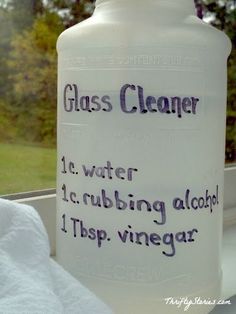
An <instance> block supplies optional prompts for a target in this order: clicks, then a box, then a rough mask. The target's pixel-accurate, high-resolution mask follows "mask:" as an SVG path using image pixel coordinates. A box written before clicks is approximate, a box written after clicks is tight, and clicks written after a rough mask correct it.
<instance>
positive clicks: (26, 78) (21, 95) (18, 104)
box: [0, 0, 236, 195]
mask: <svg viewBox="0 0 236 314" xmlns="http://www.w3.org/2000/svg"><path fill="white" fill-rule="evenodd" d="M144 1H145V0H144ZM195 3H196V10H197V14H198V16H199V17H200V18H203V19H204V20H205V21H206V22H208V23H211V24H212V25H214V26H216V27H217V28H219V29H220V30H223V31H225V32H226V33H227V34H228V36H229V37H230V38H231V40H232V43H233V51H232V54H231V57H230V59H229V62H228V105H227V138H226V154H225V160H226V164H227V165H232V164H233V163H235V162H236V1H233V0H216V1H211V0H195ZM93 9H94V1H93V0H0V195H4V194H10V193H18V192H25V191H33V190H41V189H48V188H54V187H55V177H56V106H57V105H56V104H57V100H56V98H57V91H56V83H57V55H56V50H55V46H56V40H57V37H58V35H59V34H60V33H61V32H62V31H63V30H64V29H66V28H68V27H70V26H72V25H74V24H75V23H78V22H80V21H82V20H83V19H86V18H88V17H89V16H90V15H91V14H92V12H93Z"/></svg>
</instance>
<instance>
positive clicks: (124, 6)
mask: <svg viewBox="0 0 236 314" xmlns="http://www.w3.org/2000/svg"><path fill="white" fill-rule="evenodd" d="M100 13H101V14H102V15H106V16H109V17H110V18H113V19H115V18H116V17H118V15H119V17H120V18H124V19H127V18H128V19H129V20H130V21H136V22H138V19H140V18H143V17H147V18H149V19H150V20H152V19H158V21H160V20H161V21H166V22H169V21H171V20H178V19H183V18H184V17H186V16H188V15H196V11H195V6H194V0H96V8H95V12H94V15H97V16H98V15H99V14H100Z"/></svg>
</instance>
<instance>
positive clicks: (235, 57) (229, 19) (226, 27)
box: [204, 0, 236, 162]
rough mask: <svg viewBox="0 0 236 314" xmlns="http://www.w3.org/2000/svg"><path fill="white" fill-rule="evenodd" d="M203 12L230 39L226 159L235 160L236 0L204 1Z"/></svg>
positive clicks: (228, 160)
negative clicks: (209, 16)
mask: <svg viewBox="0 0 236 314" xmlns="http://www.w3.org/2000/svg"><path fill="white" fill-rule="evenodd" d="M204 11H205V14H209V13H210V14H212V15H213V16H214V19H213V21H212V24H213V25H214V26H215V27H217V28H219V29H220V30H223V31H224V32H225V33H226V34H227V35H228V36H229V37H230V39H231V42H232V53H231V55H230V58H229V62H228V103H227V129H226V161H227V162H235V161H236V1H235V0H220V1H204Z"/></svg>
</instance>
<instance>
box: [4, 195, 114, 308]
mask: <svg viewBox="0 0 236 314" xmlns="http://www.w3.org/2000/svg"><path fill="white" fill-rule="evenodd" d="M49 252H50V249H49V241H48V236H47V233H46V230H45V228H44V226H43V223H42V221H41V219H40V217H39V215H38V213H37V212H36V211H35V210H34V209H33V208H32V207H30V206H27V205H23V204H18V203H15V202H11V201H7V200H2V199H0V314H54V313H55V314H62V313H63V314H77V313H78V314H111V313H112V312H111V310H109V308H108V307H107V306H106V305H105V304H103V303H102V302H101V301H100V300H98V298H97V297H96V296H94V295H93V294H92V293H91V292H90V291H88V289H86V288H85V287H83V286H82V285H81V284H80V283H79V282H78V281H77V280H76V279H74V278H73V277H72V276H71V275H70V274H68V273H67V272H66V271H64V270H63V269H62V268H61V267H60V266H59V265H58V264H57V263H56V262H54V261H53V260H52V259H50V257H49Z"/></svg>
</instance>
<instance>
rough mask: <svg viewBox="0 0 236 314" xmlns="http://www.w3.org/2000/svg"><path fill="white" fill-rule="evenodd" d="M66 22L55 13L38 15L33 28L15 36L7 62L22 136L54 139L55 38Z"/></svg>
mask: <svg viewBox="0 0 236 314" xmlns="http://www.w3.org/2000/svg"><path fill="white" fill-rule="evenodd" d="M62 30H63V24H62V21H61V19H60V17H59V16H58V15H57V14H56V13H53V12H51V13H49V12H47V13H45V14H44V15H42V16H41V17H38V18H37V19H36V20H35V22H34V24H33V27H32V29H31V30H26V31H24V32H23V34H20V35H19V34H18V35H17V36H15V37H14V38H13V41H12V50H11V53H10V60H9V62H8V65H9V67H10V69H11V72H12V74H11V80H12V85H13V90H14V95H15V96H14V98H13V99H12V106H13V107H14V112H15V121H16V123H17V125H18V129H19V134H18V135H19V136H20V137H24V138H25V139H26V140H29V141H36V142H44V143H55V138H56V136H55V133H56V103H57V102H56V94H57V93H56V81H57V80H56V77H57V71H56V65H57V63H56V50H55V46H56V40H57V37H58V35H59V34H60V33H61V32H62Z"/></svg>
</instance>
